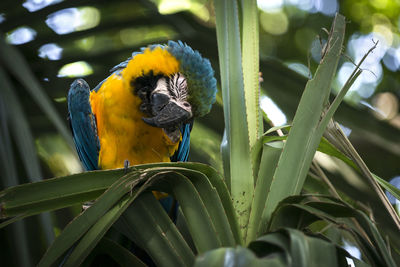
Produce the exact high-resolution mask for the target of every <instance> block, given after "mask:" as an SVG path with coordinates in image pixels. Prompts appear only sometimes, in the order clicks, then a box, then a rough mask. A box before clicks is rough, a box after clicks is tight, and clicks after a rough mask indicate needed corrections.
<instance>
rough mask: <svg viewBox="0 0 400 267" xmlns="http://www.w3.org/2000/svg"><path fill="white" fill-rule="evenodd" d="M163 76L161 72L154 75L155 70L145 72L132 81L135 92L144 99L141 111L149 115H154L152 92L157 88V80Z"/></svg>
mask: <svg viewBox="0 0 400 267" xmlns="http://www.w3.org/2000/svg"><path fill="white" fill-rule="evenodd" d="M162 77H165V76H164V75H161V74H158V75H154V74H153V71H150V72H149V73H147V74H143V76H140V77H138V78H136V79H134V80H132V81H131V86H132V87H133V88H134V94H135V95H137V96H138V97H140V99H141V100H142V104H141V105H140V111H142V112H143V113H145V114H146V115H148V116H151V115H152V112H151V102H150V96H151V92H153V90H154V89H155V88H156V86H157V81H158V80H159V79H160V78H162Z"/></svg>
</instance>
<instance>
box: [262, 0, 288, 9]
mask: <svg viewBox="0 0 400 267" xmlns="http://www.w3.org/2000/svg"><path fill="white" fill-rule="evenodd" d="M257 6H258V7H259V8H260V9H261V10H263V11H265V12H271V11H279V10H280V9H281V8H282V6H283V0H257Z"/></svg>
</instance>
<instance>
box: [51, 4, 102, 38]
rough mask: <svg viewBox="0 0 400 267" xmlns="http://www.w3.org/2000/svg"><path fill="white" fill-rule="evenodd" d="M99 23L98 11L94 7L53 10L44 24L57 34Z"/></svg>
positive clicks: (88, 27)
mask: <svg viewBox="0 0 400 267" xmlns="http://www.w3.org/2000/svg"><path fill="white" fill-rule="evenodd" d="M99 23H100V11H99V10H98V9H97V8H94V7H81V8H66V9H62V10H59V11H57V12H54V13H52V14H50V15H49V16H48V18H47V19H46V24H47V26H49V27H50V28H51V29H52V30H53V31H55V32H56V33H57V34H67V33H71V32H74V31H83V30H87V29H90V28H93V27H96V26H97V25H98V24H99Z"/></svg>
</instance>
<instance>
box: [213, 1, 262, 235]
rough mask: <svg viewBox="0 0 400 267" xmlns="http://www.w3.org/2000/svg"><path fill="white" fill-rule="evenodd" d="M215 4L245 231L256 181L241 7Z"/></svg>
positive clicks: (234, 191)
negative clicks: (250, 132)
mask: <svg viewBox="0 0 400 267" xmlns="http://www.w3.org/2000/svg"><path fill="white" fill-rule="evenodd" d="M214 6H215V13H216V20H217V41H218V53H219V62H220V72H221V86H222V96H223V101H224V118H225V128H226V136H227V141H228V146H229V153H230V161H229V162H230V175H231V176H230V183H229V184H230V189H231V195H232V199H233V205H234V207H235V210H236V214H237V217H238V221H239V225H240V229H241V230H242V231H243V232H244V231H245V229H246V224H247V222H248V218H249V212H250V205H251V197H252V195H253V191H254V182H253V173H252V166H251V160H250V143H249V142H250V140H249V131H248V129H249V126H248V123H247V114H246V103H245V96H244V84H243V71H242V62H241V60H242V54H241V46H240V31H239V11H238V4H237V1H229V0H221V1H215V2H214ZM255 130H257V129H255ZM224 164H225V163H224Z"/></svg>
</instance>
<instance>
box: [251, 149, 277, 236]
mask: <svg viewBox="0 0 400 267" xmlns="http://www.w3.org/2000/svg"><path fill="white" fill-rule="evenodd" d="M282 147H283V143H282V142H276V143H267V144H264V146H263V151H262V157H261V164H260V170H259V173H258V178H257V183H256V188H255V191H254V199H253V203H252V205H251V212H250V220H249V225H248V229H247V235H246V237H245V240H246V243H249V242H250V241H252V240H254V239H256V238H257V237H258V236H259V235H260V231H262V229H265V225H266V222H265V221H263V220H262V212H263V210H264V205H265V201H266V199H267V196H268V194H269V193H270V192H269V190H270V186H271V183H272V177H273V175H274V172H275V168H276V166H277V164H278V160H279V157H280V155H281V152H282Z"/></svg>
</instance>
